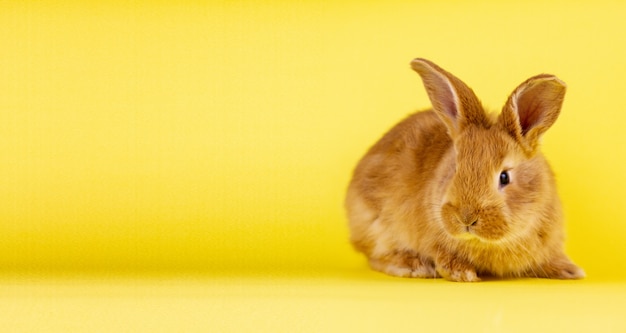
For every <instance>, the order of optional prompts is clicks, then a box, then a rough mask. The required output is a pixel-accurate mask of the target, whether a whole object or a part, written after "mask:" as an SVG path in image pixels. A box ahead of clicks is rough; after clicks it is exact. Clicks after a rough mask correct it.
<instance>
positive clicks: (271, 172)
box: [0, 0, 626, 278]
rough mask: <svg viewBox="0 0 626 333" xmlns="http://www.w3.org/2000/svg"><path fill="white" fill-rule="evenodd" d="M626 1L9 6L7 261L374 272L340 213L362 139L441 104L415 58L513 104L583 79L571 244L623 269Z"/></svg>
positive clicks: (552, 146) (550, 144)
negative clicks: (548, 85) (554, 79)
mask: <svg viewBox="0 0 626 333" xmlns="http://www.w3.org/2000/svg"><path fill="white" fill-rule="evenodd" d="M625 15H626V4H625V3H623V2H617V1H616V2H610V1H594V2H588V3H585V2H580V1H562V2H560V3H556V2H555V3H550V4H545V3H544V2H542V1H529V2H528V1H527V2H515V3H514V2H507V1H480V2H472V3H468V2H461V1H447V2H426V1H380V2H375V1H365V2H363V1H341V2H334V1H312V0H311V1H304V0H303V1H297V2H296V1H277V0H274V1H258V2H257V1H241V2H227V1H223V2H222V1H220V2H218V1H214V2H209V3H206V4H203V3H200V2H198V1H172V2H163V3H157V2H153V1H145V2H132V3H130V4H127V2H125V1H119V2H114V1H103V2H96V1H83V2H76V3H70V2H67V3H63V2H61V3H56V2H52V1H48V2H46V1H44V2H37V3H36V4H35V2H32V3H31V2H28V1H25V2H20V1H14V2H2V3H0V161H1V163H0V203H1V204H0V266H1V267H4V268H7V269H52V270H58V269H76V270H82V269H96V270H100V269H146V270H155V269H156V270H160V269H165V270H167V269H199V270H209V271H212V270H216V269H233V268H256V269H263V268H264V269H277V268H298V269H303V270H325V269H338V268H341V267H361V265H363V260H362V258H361V257H360V256H358V255H356V254H354V253H353V252H352V250H351V248H350V247H349V245H348V243H347V235H348V234H347V228H346V227H345V219H344V216H343V210H342V201H343V194H344V189H345V187H346V184H347V182H348V179H349V176H350V173H351V170H352V168H353V166H354V165H355V163H356V161H357V159H358V158H359V157H360V156H361V155H362V154H363V152H364V151H365V149H366V148H367V147H368V146H369V145H370V144H372V143H373V142H374V141H375V140H376V139H377V138H378V137H379V136H380V135H381V134H382V133H383V132H384V131H385V130H386V129H388V128H389V127H390V126H392V125H393V124H394V123H395V122H396V121H398V120H399V119H401V118H402V117H404V116H405V115H406V114H407V113H409V112H412V111H413V110H416V109H419V108H426V107H428V106H429V103H428V99H427V98H426V94H425V93H424V92H423V88H422V86H421V82H420V80H419V77H418V76H417V75H416V74H415V73H414V72H412V71H411V70H410V69H409V66H408V63H409V61H410V60H411V59H412V58H414V57H418V56H419V57H425V58H428V59H431V60H433V61H435V62H436V63H438V64H440V65H441V66H442V67H444V68H446V69H448V70H450V71H451V72H453V73H455V74H456V75H458V76H459V77H460V78H462V79H463V80H465V82H467V83H468V84H469V85H470V86H472V87H473V88H474V90H475V91H476V92H477V94H478V95H479V97H481V98H482V100H483V102H484V103H485V104H486V105H488V106H491V107H493V108H494V109H499V108H500V107H501V105H502V104H503V102H504V100H505V98H506V97H507V95H508V94H509V93H510V92H511V91H512V89H513V88H514V87H515V86H516V85H517V84H519V83H520V82H522V81H523V80H524V79H526V78H527V77H529V76H531V75H534V74H538V73H541V72H548V73H553V74H556V75H558V76H559V77H560V78H561V79H563V80H564V81H565V82H566V83H567V84H568V87H569V88H568V93H567V96H566V101H565V105H564V109H563V112H562V115H561V117H560V119H559V121H558V122H557V124H556V125H555V127H554V128H553V129H552V130H551V131H550V132H549V133H548V134H547V135H546V137H545V140H544V151H545V153H546V155H547V156H548V158H549V159H550V161H551V162H552V164H553V166H554V169H555V171H556V173H557V176H558V181H559V185H560V190H561V193H562V198H563V201H564V204H565V209H566V215H567V219H568V222H567V223H568V236H569V240H568V243H567V248H568V252H569V253H570V254H571V256H572V257H573V258H574V260H575V261H576V262H578V263H579V264H580V265H581V266H583V267H584V268H585V269H586V270H587V273H588V275H590V276H591V277H596V278H621V277H626V263H625V261H624V255H623V254H624V253H625V250H626V242H624V241H623V239H624V234H626V199H625V198H626V190H625V189H626V173H624V172H623V170H624V163H626V161H625V160H626V148H624V147H625V146H626V135H625V133H626V132H625V130H624V129H623V126H624V123H625V121H626V116H624V114H625V112H624V111H625V110H626V99H625V98H624V93H623V91H624V87H625V84H624V80H625V79H624V78H626V62H625V61H624V59H626V43H624V40H625V32H626V20H624V17H625Z"/></svg>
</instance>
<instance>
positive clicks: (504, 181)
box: [500, 171, 511, 186]
mask: <svg viewBox="0 0 626 333" xmlns="http://www.w3.org/2000/svg"><path fill="white" fill-rule="evenodd" d="M510 181H511V178H510V177H509V172H508V171H502V172H500V186H506V185H508V184H509V182H510Z"/></svg>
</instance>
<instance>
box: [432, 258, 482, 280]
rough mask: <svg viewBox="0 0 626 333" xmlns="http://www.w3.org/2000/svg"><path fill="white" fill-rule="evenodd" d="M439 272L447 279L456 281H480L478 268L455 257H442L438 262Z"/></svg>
mask: <svg viewBox="0 0 626 333" xmlns="http://www.w3.org/2000/svg"><path fill="white" fill-rule="evenodd" d="M437 272H438V273H439V274H440V275H441V276H442V277H443V278H444V279H446V280H449V281H454V282H479V281H480V278H479V277H478V274H476V269H474V267H472V266H471V265H469V264H466V263H464V262H462V261H459V260H457V259H455V258H454V257H444V258H440V259H439V260H438V262H437Z"/></svg>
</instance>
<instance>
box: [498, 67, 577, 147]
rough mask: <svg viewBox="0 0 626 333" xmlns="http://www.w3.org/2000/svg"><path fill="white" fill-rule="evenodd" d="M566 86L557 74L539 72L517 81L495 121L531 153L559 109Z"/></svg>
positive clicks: (557, 115)
mask: <svg viewBox="0 0 626 333" xmlns="http://www.w3.org/2000/svg"><path fill="white" fill-rule="evenodd" d="M565 90H566V85H565V83H564V82H563V81H561V80H559V79H558V78H557V77H556V76H554V75H550V74H540V75H537V76H533V77H531V78H530V79H528V80H526V81H525V82H524V83H522V84H520V85H519V86H518V87H517V88H516V89H515V90H514V91H513V93H512V94H511V96H509V99H508V101H507V103H506V105H505V106H504V109H503V110H502V113H501V114H500V117H499V118H498V123H499V124H500V126H502V127H503V128H504V130H505V131H507V132H508V133H509V134H510V135H511V136H513V138H515V139H516V140H517V141H518V142H520V143H521V144H522V146H523V147H524V149H525V150H526V153H528V154H533V153H534V152H535V151H536V149H537V146H538V144H539V139H540V137H541V135H542V134H543V133H544V132H545V131H547V130H548V128H550V126H552V124H554V122H555V121H556V119H557V118H558V117H559V113H560V112H561V106H562V105H563V98H564V97H565Z"/></svg>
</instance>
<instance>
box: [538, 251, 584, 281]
mask: <svg viewBox="0 0 626 333" xmlns="http://www.w3.org/2000/svg"><path fill="white" fill-rule="evenodd" d="M535 271H536V272H537V273H538V274H537V275H538V276H537V277H542V278H548V279H561V280H571V279H582V278H584V277H585V271H583V270H582V268H580V267H578V266H576V265H575V264H574V263H572V262H571V261H570V260H569V259H568V258H567V257H566V256H565V255H559V256H557V257H556V258H553V259H552V260H550V261H548V262H547V263H545V264H543V265H542V266H541V267H540V269H539V270H535Z"/></svg>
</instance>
